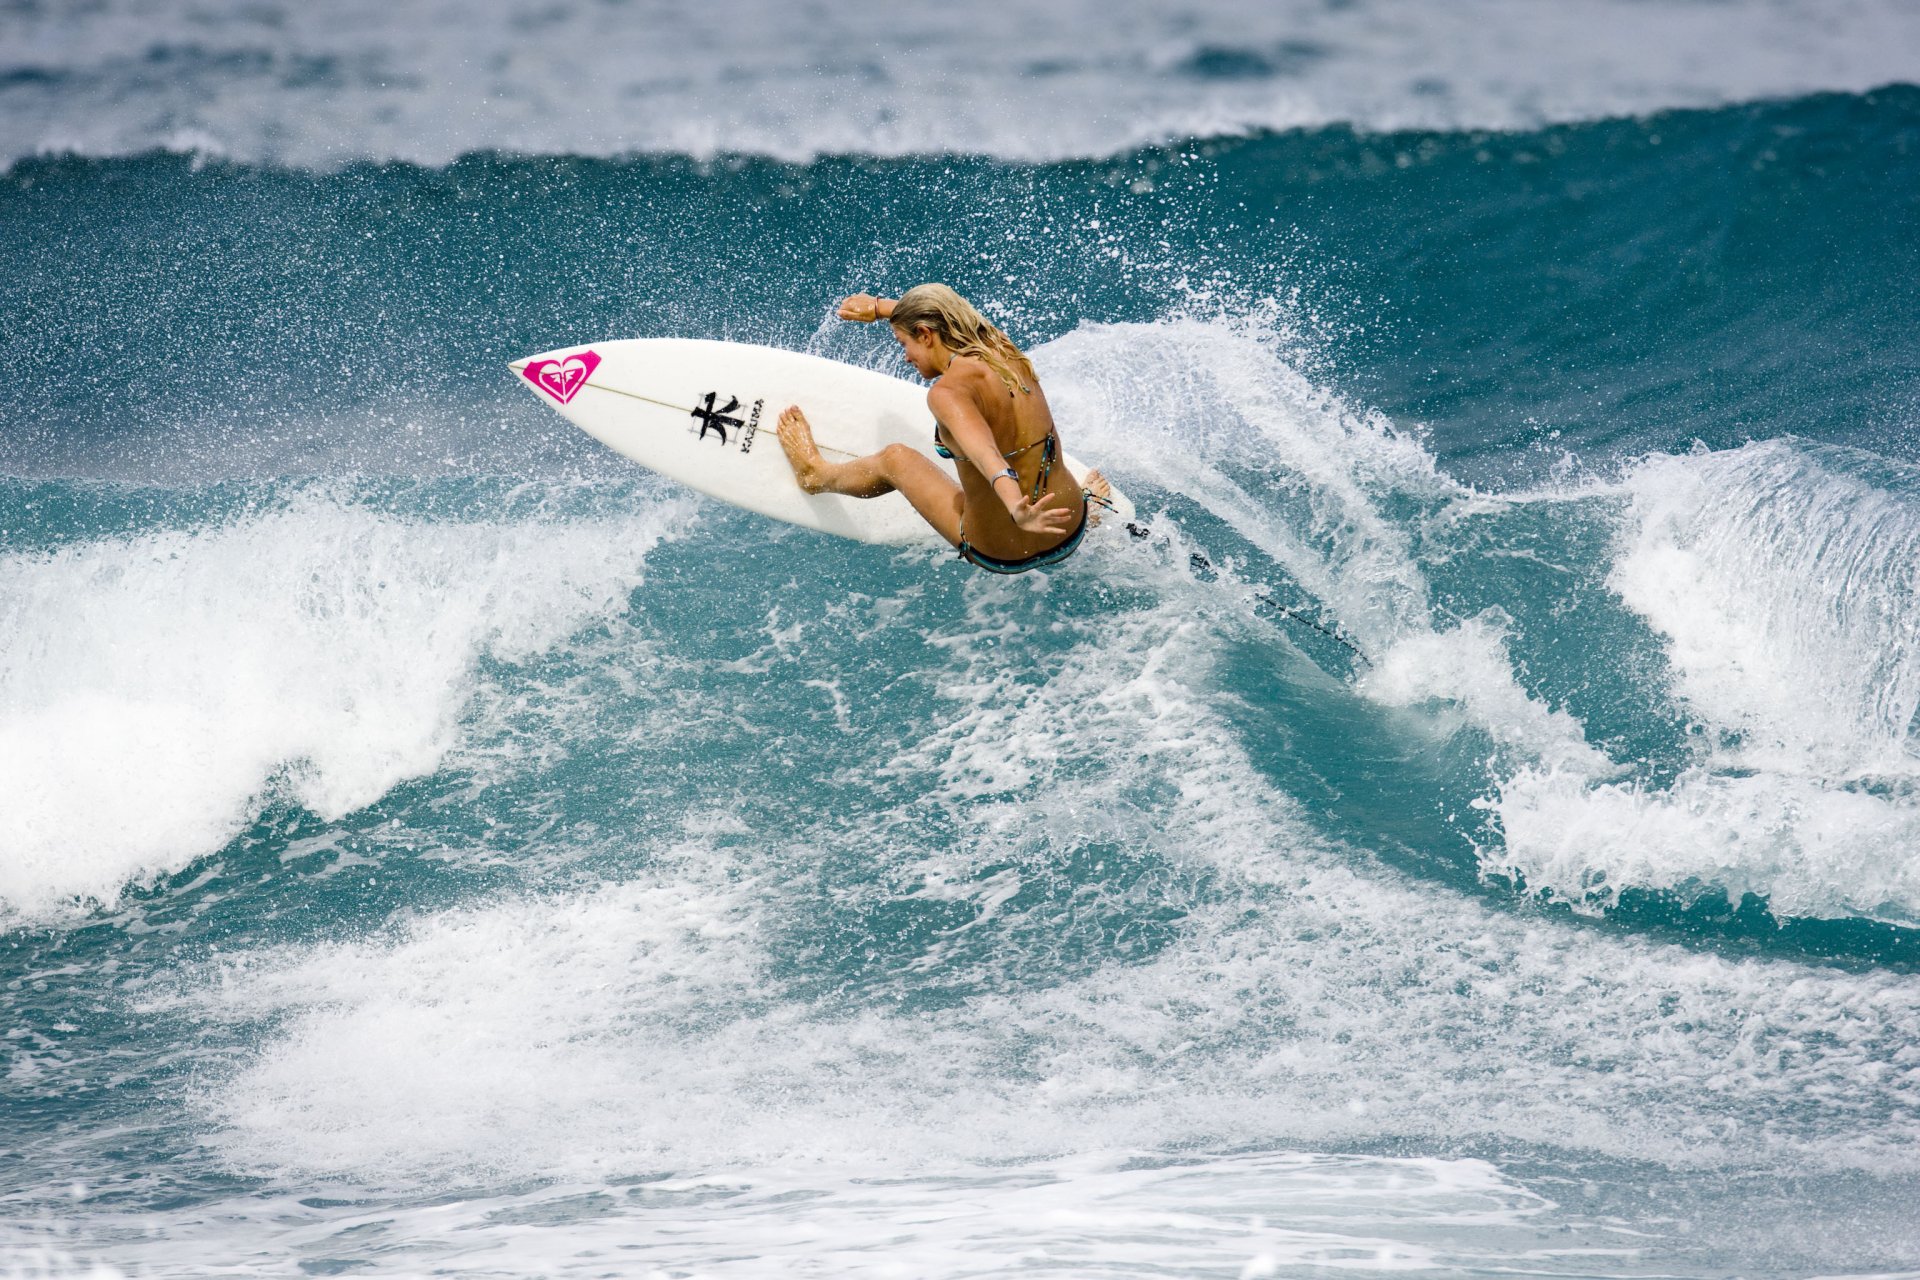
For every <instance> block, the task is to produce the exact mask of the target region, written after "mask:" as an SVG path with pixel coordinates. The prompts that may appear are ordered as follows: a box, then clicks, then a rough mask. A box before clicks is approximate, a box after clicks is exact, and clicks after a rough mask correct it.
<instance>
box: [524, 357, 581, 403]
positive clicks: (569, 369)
mask: <svg viewBox="0 0 1920 1280" xmlns="http://www.w3.org/2000/svg"><path fill="white" fill-rule="evenodd" d="M599 367H600V355H599V353H598V352H595V351H582V352H581V353H580V354H579V355H577V356H562V357H561V358H560V359H558V360H535V361H534V362H533V363H531V364H529V365H528V366H527V367H526V368H524V369H522V370H521V371H520V372H522V373H524V374H526V375H527V381H528V382H531V383H532V384H533V385H534V386H536V387H538V388H540V389H541V390H542V391H544V392H546V393H547V394H548V395H550V396H552V397H553V398H554V399H555V400H558V401H559V402H560V403H561V404H565V403H567V401H569V400H571V399H573V398H574V397H575V396H576V395H578V394H580V388H582V387H584V386H586V385H587V379H588V378H591V377H592V376H593V371H594V370H595V369H597V368H599Z"/></svg>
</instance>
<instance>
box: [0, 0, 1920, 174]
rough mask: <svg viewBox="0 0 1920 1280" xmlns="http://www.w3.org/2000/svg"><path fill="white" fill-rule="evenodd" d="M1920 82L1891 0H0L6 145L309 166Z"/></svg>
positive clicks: (0, 156)
mask: <svg viewBox="0 0 1920 1280" xmlns="http://www.w3.org/2000/svg"><path fill="white" fill-rule="evenodd" d="M1916 79H1920V15H1916V13H1915V11H1914V9H1913V7H1912V6H1911V5H1908V4H1905V3H1904V2H1903V0H1742V2H1741V3H1734V4H1715V5H1705V6H1703V5H1695V4H1685V3H1668V4H1658V5H1655V4H1646V3H1639V2H1636V0H1586V2H1584V3H1579V4H1555V5H1549V6H1542V5H1538V4H1530V3H1525V2H1524V0H1464V2H1462V3H1455V4H1449V5H1445V6H1435V5H1431V4H1423V3H1419V0H1359V2H1357V3H1351V4H1339V5H1326V4H1321V3H1318V0H1288V2H1287V3H1279V4H1268V5H1259V6H1248V5H1245V4H1239V3H1233V2H1232V0H1182V2H1181V3H1177V4H1172V5H1169V4H1163V3H1159V2H1158V0H1121V2H1120V3H1113V2H1111V0H1068V2H1064V3H1057V4H1050V5H1045V6H1034V5H1028V4H1024V3H1020V2H1019V0H995V2H994V3H989V4H984V5H976V6H973V7H972V8H971V9H969V11H968V18H967V21H965V22H953V21H951V20H950V19H949V17H948V15H946V14H944V13H941V12H937V11H933V10H924V11H923V10H919V9H914V8H911V7H908V8H901V7H899V6H897V5H894V6H887V5H882V4H879V3H877V2H875V0H858V2H855V3H846V4H837V5H832V6H827V7H820V6H792V5H782V4H774V3H768V2H767V0H715V2H713V3H708V4H702V5H668V4H660V3H647V4H633V5H605V4H590V3H585V2H584V0H560V2H558V3H554V4H549V5H546V6H543V7H542V8H541V9H539V10H538V12H537V13H536V12H534V11H531V10H528V9H527V8H526V7H525V6H524V5H516V4H509V3H505V2H504V0H488V2H487V3H480V4H463V5H460V6H458V7H457V9H454V8H449V7H448V6H446V5H445V4H442V3H438V2H437V0H407V2H404V3H392V2H390V0H389V2H382V3H374V2H373V0H349V2H348V3H334V4H328V5H324V6H313V5H297V4H286V3H279V2H277V0H276V2H270V3H264V4H263V3H257V2H251V0H250V2H248V3H239V2H238V0H233V2H230V3H221V4H213V5H209V4H203V3H198V2H196V0H159V2H157V3H155V2H152V0H138V2H136V0H105V2H103V3H99V4H92V5H87V6H83V7H78V8H76V7H74V6H60V5H55V6H45V7H36V6H30V7H28V8H26V9H24V10H17V11H15V12H12V13H10V14H9V15H8V21H7V26H6V30H5V32H4V34H0V163H4V162H10V161H12V160H14V159H17V158H18V157H21V156H24V155H29V154H33V153H34V152H37V151H43V150H74V151H78V152H81V153H83V154H94V155H110V154H124V153H129V152H137V151H143V150H148V149H151V148H155V147H165V148H173V149H191V150H195V151H200V152H205V153H211V154H216V155H230V156H236V157H240V158H243V159H266V160H277V161H282V162H286V163H292V164H301V165H326V164H336V163H342V162H346V161H349V160H354V159H361V158H375V159H385V158H400V159H409V160H417V161H422V162H426V163H443V162H445V161H447V160H450V159H452V158H453V157H454V156H456V155H459V154H461V153H463V152H466V151H471V150H475V149H500V150H507V151H517V152H529V153H576V154H601V155H604V154H616V153H625V152H631V151H670V152H686V153H692V154H695V155H712V154H714V153H716V152H751V153H764V154H770V155H775V156H780V157H786V158H794V159H806V158H810V157H813V156H816V155H820V154H823V153H869V154H871V153H879V154H887V155H902V154H939V153H952V152H983V153H988V154H992V155H997V156H1002V157H1009V158H1021V159H1052V158H1059V157H1066V156H1085V155H1104V154H1110V153H1113V152H1116V151H1119V150H1123V149H1126V148H1129V147H1133V146H1136V145H1140V144H1143V143H1149V142H1158V141H1162V140H1166V139H1172V138H1186V137H1207V136H1214V135H1219V134H1228V133H1238V132H1242V131H1246V130H1251V129H1261V128H1267V129H1274V128H1290V127H1295V126H1311V125H1319V124H1325V123H1329V122H1350V123H1353V124H1357V125H1359V126H1362V127H1366V128H1379V129H1391V128H1402V127H1427V128H1463V127H1470V128H1483V127H1489V128H1511V127H1530V126H1533V125H1537V124H1539V123H1541V122H1544V121H1555V120H1569V119H1582V118H1591V117H1596V116H1605V115H1620V114H1633V113H1640V112H1646V111H1652V110H1656V109H1660V108H1664V107H1673V106H1700V105H1717V104H1720V103H1725V102H1729V101H1738V100H1743V99H1749V98H1754V97H1759V96H1772V95H1790V94H1797V93H1804V92H1812V91H1816V90H1830V89H1838V90H1860V89H1866V88H1869V87H1872V86H1875V85H1880V84H1885V83H1888V82H1890V81H1908V82H1912V81H1914V80H1916Z"/></svg>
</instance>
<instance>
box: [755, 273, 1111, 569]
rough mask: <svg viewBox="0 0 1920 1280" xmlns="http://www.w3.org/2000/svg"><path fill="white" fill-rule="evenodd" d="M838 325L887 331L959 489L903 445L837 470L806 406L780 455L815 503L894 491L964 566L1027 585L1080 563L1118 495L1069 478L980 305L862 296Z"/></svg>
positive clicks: (792, 422) (914, 294) (1043, 404)
mask: <svg viewBox="0 0 1920 1280" xmlns="http://www.w3.org/2000/svg"><path fill="white" fill-rule="evenodd" d="M839 314H840V318H841V319H842V320H852V321H858V322H862V323H869V324H870V323H872V322H874V321H876V320H886V321H889V322H890V325H891V328H892V330H893V336H894V339H895V340H896V341H897V342H899V344H900V347H901V349H902V351H904V352H905V354H906V357H907V363H909V364H911V365H912V366H913V367H914V368H915V369H916V370H917V371H919V374H920V376H921V377H923V378H926V379H927V380H928V381H930V382H932V383H933V384H934V385H933V386H932V387H931V388H929V389H928V391H927V407H928V408H929V409H931V410H932V411H933V417H934V432H933V448H934V451H935V452H936V453H938V454H939V455H940V456H941V457H943V458H952V459H953V460H954V462H955V463H956V468H955V469H956V470H957V471H958V472H959V475H960V483H958V484H955V483H954V482H953V481H952V480H951V479H950V478H948V476H947V473H946V472H944V471H942V470H941V469H940V468H939V466H937V465H936V464H935V463H934V461H933V459H931V458H929V457H927V456H926V455H925V454H924V453H921V452H920V451H919V450H918V449H914V448H912V447H910V446H908V445H904V444H890V445H888V446H887V447H886V448H884V449H882V450H881V451H880V452H878V453H872V454H868V455H867V456H866V457H863V458H854V459H851V460H849V461H846V462H829V461H828V460H827V459H826V458H824V457H822V456H821V454H820V449H819V447H818V446H817V445H816V444H814V441H813V429H812V427H811V426H809V424H808V423H807V417H806V415H805V414H804V413H802V412H800V409H799V407H798V406H789V407H788V408H787V410H786V412H784V413H782V414H781V415H780V444H781V446H782V447H783V448H784V449H786V451H787V460H788V461H789V462H790V463H792V464H793V475H794V479H795V480H797V481H799V484H800V487H801V488H802V489H804V490H806V492H808V493H843V494H846V495H847V496H848V497H853V498H877V497H879V496H880V495H881V494H883V493H892V492H894V491H895V490H898V491H899V492H900V493H901V494H903V495H904V496H905V497H906V499H907V501H909V502H911V503H912V504H913V507H914V510H916V511H918V512H919V513H920V514H921V515H922V516H923V517H925V519H926V521H927V523H928V524H930V525H932V526H933V527H934V529H935V530H936V531H938V532H939V534H940V536H941V537H943V538H945V539H946V540H947V541H948V542H949V543H951V544H952V545H953V546H954V547H955V548H957V549H958V550H959V552H960V555H961V557H962V558H964V559H965V560H967V561H968V562H969V563H972V564H975V565H978V566H979V567H980V568H982V569H986V570H988V571H990V572H993V573H1025V572H1026V571H1027V570H1029V569H1038V568H1041V567H1042V566H1044V565H1050V564H1058V563H1059V562H1060V561H1062V560H1065V559H1066V558H1067V557H1068V556H1070V555H1072V554H1073V552H1074V549H1075V548H1077V547H1078V546H1079V545H1080V540H1081V539H1082V538H1083V537H1085V536H1086V532H1087V530H1088V528H1090V527H1091V526H1092V525H1093V524H1094V523H1095V518H1094V517H1093V515H1092V509H1091V507H1090V506H1089V504H1090V503H1101V504H1104V503H1105V500H1106V498H1107V495H1108V494H1109V493H1111V492H1112V489H1111V486H1109V485H1108V483H1107V481H1106V479H1105V478H1104V477H1102V476H1101V474H1100V473H1099V472H1098V471H1091V470H1090V471H1088V472H1087V476H1086V483H1085V484H1084V486H1083V485H1082V484H1081V482H1080V481H1078V480H1076V479H1075V478H1074V476H1073V474H1072V473H1071V472H1069V471H1068V470H1067V466H1066V456H1065V454H1064V453H1063V452H1062V451H1061V448H1060V432H1059V430H1058V429H1057V428H1056V427H1055V426H1054V425H1053V413H1052V411H1051V410H1050V409H1049V408H1048V407H1047V395H1046V392H1044V391H1042V390H1041V389H1040V380H1039V379H1038V378H1036V377H1035V376H1034V373H1033V365H1032V364H1031V363H1029V362H1028V360H1027V357H1026V355H1025V354H1024V353H1022V352H1021V350H1020V348H1018V347H1016V346H1014V345H1013V342H1012V340H1011V339H1009V338H1008V337H1007V335H1006V334H1004V333H1002V332H1001V331H1000V330H999V328H998V327H997V326H995V325H994V323H993V322H992V321H991V320H988V319H987V318H986V317H985V316H983V315H981V314H980V313H979V312H978V311H976V310H974V307H973V304H972V303H970V302H968V301H967V300H966V299H965V298H963V297H961V296H960V295H959V294H957V293H955V292H954V291H953V290H952V289H949V288H948V287H947V286H946V285H943V284H923V285H916V286H915V287H914V288H911V289H909V290H907V291H906V292H905V293H903V294H901V295H900V297H899V298H898V299H893V298H876V297H874V296H873V295H871V294H866V293H856V294H853V295H852V296H851V297H848V298H846V299H845V300H843V301H842V302H841V303H840V311H839Z"/></svg>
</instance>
